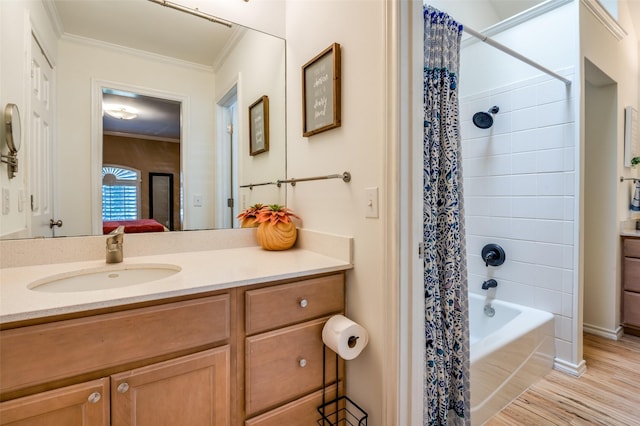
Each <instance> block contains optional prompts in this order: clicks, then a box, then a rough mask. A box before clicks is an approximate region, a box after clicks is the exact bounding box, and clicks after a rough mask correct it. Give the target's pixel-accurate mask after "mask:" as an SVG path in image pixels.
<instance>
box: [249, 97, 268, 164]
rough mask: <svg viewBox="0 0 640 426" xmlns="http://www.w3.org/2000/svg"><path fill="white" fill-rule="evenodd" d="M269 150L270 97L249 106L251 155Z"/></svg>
mask: <svg viewBox="0 0 640 426" xmlns="http://www.w3.org/2000/svg"><path fill="white" fill-rule="evenodd" d="M267 151H269V97H268V96H262V97H261V98H260V99H258V100H257V101H255V102H254V103H252V104H251V106H249V155H257V154H260V153H262V152H267Z"/></svg>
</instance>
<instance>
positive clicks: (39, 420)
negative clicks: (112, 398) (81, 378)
mask: <svg viewBox="0 0 640 426" xmlns="http://www.w3.org/2000/svg"><path fill="white" fill-rule="evenodd" d="M109 409H110V407H109V379H108V378H104V379H99V380H94V381H91V382H87V383H80V384H78V385H72V386H67V387H64V388H61V389H55V390H52V391H48V392H42V393H38V394H35V395H30V396H26V397H23V398H18V399H13V400H10V401H6V402H3V403H0V425H11V426H39V425H51V426H99V425H103V426H108V425H109Z"/></svg>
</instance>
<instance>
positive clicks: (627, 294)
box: [622, 237, 640, 334]
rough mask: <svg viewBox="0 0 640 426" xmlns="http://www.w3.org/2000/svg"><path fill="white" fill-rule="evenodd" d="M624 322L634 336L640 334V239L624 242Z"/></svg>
mask: <svg viewBox="0 0 640 426" xmlns="http://www.w3.org/2000/svg"><path fill="white" fill-rule="evenodd" d="M622 251H623V253H622V254H623V258H622V259H623V265H622V285H623V296H622V318H623V319H622V321H623V325H624V326H625V328H626V329H627V330H626V331H631V332H633V333H634V334H638V333H640V238H634V237H624V238H623V240H622Z"/></svg>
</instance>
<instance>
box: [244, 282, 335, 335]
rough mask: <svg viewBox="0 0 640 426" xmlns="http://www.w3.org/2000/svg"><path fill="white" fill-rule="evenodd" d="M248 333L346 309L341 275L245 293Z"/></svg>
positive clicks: (271, 328)
mask: <svg viewBox="0 0 640 426" xmlns="http://www.w3.org/2000/svg"><path fill="white" fill-rule="evenodd" d="M245 302H246V332H247V334H248V335H251V334H256V333H260V332H263V331H267V330H273V329H275V328H278V327H283V326H287V325H291V324H295V323H297V322H302V321H307V320H310V319H313V318H318V317H321V316H326V315H329V314H332V313H337V312H342V311H343V310H344V277H343V275H342V274H338V275H330V276H327V277H321V278H314V279H310V280H305V281H299V282H295V283H292V284H285V285H279V286H274V287H268V288H261V289H258V290H250V291H247V292H246V293H245Z"/></svg>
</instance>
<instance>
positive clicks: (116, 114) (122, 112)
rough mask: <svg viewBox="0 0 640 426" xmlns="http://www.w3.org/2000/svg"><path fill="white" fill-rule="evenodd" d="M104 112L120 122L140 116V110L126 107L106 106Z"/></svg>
mask: <svg viewBox="0 0 640 426" xmlns="http://www.w3.org/2000/svg"><path fill="white" fill-rule="evenodd" d="M104 112H106V113H107V114H109V115H110V116H111V117H113V118H117V119H119V120H133V119H134V118H136V117H137V116H138V110H137V109H135V108H131V107H127V106H124V105H105V106H104Z"/></svg>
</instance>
